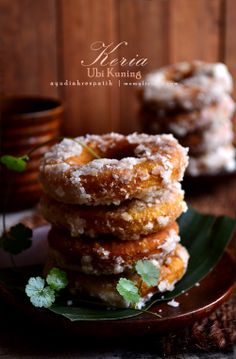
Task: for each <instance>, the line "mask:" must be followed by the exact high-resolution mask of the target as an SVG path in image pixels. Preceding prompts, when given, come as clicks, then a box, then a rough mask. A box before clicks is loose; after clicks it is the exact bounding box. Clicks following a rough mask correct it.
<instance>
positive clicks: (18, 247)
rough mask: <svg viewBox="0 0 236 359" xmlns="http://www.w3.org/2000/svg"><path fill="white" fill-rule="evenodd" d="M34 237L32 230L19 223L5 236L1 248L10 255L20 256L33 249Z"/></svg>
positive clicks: (2, 238)
mask: <svg viewBox="0 0 236 359" xmlns="http://www.w3.org/2000/svg"><path fill="white" fill-rule="evenodd" d="M32 235H33V232H32V229H30V228H28V227H26V226H25V225H24V224H23V223H18V224H16V225H15V226H13V227H11V228H10V230H9V232H7V233H5V234H3V236H2V237H1V240H0V246H1V247H2V248H3V249H4V251H6V252H8V253H11V254H19V253H21V252H22V251H24V250H26V249H28V248H30V247H31V245H32V240H31V238H32Z"/></svg>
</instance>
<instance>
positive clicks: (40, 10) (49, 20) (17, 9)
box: [0, 0, 57, 95]
mask: <svg viewBox="0 0 236 359" xmlns="http://www.w3.org/2000/svg"><path fill="white" fill-rule="evenodd" d="M55 13H56V1H55V0H51V1H47V0H41V1H34V0H21V1H20V2H19V1H17V0H12V1H8V0H1V1H0V33H1V41H2V44H1V67H2V69H1V71H2V73H3V79H2V86H3V88H2V93H4V94H31V95H34V94H41V95H57V89H56V88H53V87H51V86H50V81H54V80H56V79H57V49H56V15H55Z"/></svg>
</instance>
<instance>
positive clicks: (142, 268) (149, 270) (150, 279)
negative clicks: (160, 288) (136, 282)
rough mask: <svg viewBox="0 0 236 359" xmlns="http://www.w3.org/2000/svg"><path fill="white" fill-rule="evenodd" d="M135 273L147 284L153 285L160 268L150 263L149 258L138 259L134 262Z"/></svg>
mask: <svg viewBox="0 0 236 359" xmlns="http://www.w3.org/2000/svg"><path fill="white" fill-rule="evenodd" d="M135 269H136V271H137V273H138V274H139V275H140V276H141V278H142V280H143V281H144V282H145V283H146V284H147V285H148V286H149V287H151V286H154V285H156V284H157V282H158V278H159V275H160V270H159V269H158V268H157V267H156V266H155V265H154V264H153V263H152V261H151V260H148V259H145V260H139V261H137V262H136V264H135Z"/></svg>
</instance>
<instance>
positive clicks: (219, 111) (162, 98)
mask: <svg viewBox="0 0 236 359" xmlns="http://www.w3.org/2000/svg"><path fill="white" fill-rule="evenodd" d="M145 82H146V85H145V87H144V88H143V89H142V92H141V111H140V119H141V123H142V129H143V130H144V131H146V132H147V133H153V134H156V133H172V134H173V135H174V136H175V137H176V138H177V139H178V140H179V142H180V143H181V144H182V145H183V146H187V147H189V154H190V161H189V166H188V169H187V173H188V174H189V175H192V176H199V175H208V174H217V173H219V172H222V171H232V170H234V169H235V163H236V162H235V149H234V147H233V144H232V141H233V129H232V121H231V120H232V116H233V113H234V109H235V104H234V101H233V100H232V98H231V96H230V93H231V92H232V88H233V85H232V78H231V75H230V74H229V72H228V70H227V67H226V66H225V65H224V64H222V63H212V64H211V63H205V62H201V61H193V62H180V63H177V64H175V65H171V66H166V67H163V68H161V69H160V70H158V71H155V72H152V73H150V74H148V75H147V76H146V79H145Z"/></svg>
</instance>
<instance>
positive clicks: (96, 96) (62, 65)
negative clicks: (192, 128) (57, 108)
mask: <svg viewBox="0 0 236 359" xmlns="http://www.w3.org/2000/svg"><path fill="white" fill-rule="evenodd" d="M235 34H236V1H235V0H40V1H35V0H20V1H19V0H10V1H9V0H0V36H1V43H0V69H1V75H2V78H1V93H3V94H5V95H9V94H11V95H12V94H30V95H32V94H34V95H39V94H40V95H50V96H56V97H59V98H61V99H62V100H63V101H64V103H65V106H66V120H65V121H64V124H63V125H64V131H65V133H66V134H70V135H77V134H84V133H86V132H95V133H103V132H107V131H111V130H113V131H121V132H125V133H127V132H130V131H134V130H136V129H137V128H138V125H137V116H136V111H137V106H138V104H137V100H136V96H135V94H134V88H132V87H129V88H121V89H119V88H118V86H113V87H100V88H92V87H86V88H75V87H60V88H56V87H52V86H50V85H49V83H50V81H56V80H60V81H63V80H66V79H68V80H77V79H79V80H81V81H82V80H84V76H85V75H84V73H85V72H84V69H82V67H81V64H80V60H81V59H86V58H89V56H90V54H91V50H90V49H89V45H90V43H91V42H93V41H96V40H102V41H104V42H105V43H107V42H111V41H115V42H119V41H122V40H126V41H128V43H129V45H128V46H127V48H126V49H124V50H123V53H122V55H125V56H127V57H128V58H131V57H133V56H134V55H135V54H136V53H139V54H141V55H142V56H143V57H148V61H149V63H148V65H147V66H146V67H145V70H146V71H149V70H152V69H155V68H158V67H159V66H162V65H164V64H169V63H172V62H176V61H181V60H192V59H202V60H206V61H223V62H225V63H226V64H227V65H228V66H229V69H230V71H231V72H232V74H233V75H234V78H235V80H236V61H235V60H236V37H235Z"/></svg>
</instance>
